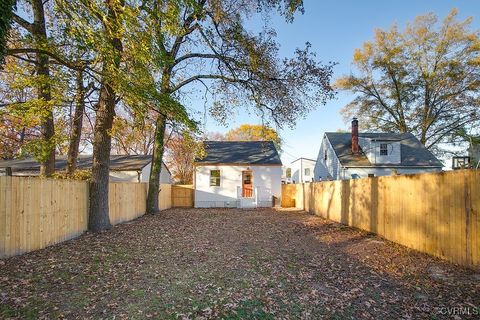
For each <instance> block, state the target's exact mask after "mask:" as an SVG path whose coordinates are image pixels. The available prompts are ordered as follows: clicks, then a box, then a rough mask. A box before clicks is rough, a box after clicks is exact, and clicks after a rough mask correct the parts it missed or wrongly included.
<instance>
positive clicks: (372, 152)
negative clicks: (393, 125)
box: [358, 134, 402, 164]
mask: <svg viewBox="0 0 480 320" xmlns="http://www.w3.org/2000/svg"><path fill="white" fill-rule="evenodd" d="M358 143H359V145H360V148H361V149H362V152H363V153H364V154H365V156H366V157H367V158H368V161H370V163H372V164H383V163H385V164H387V163H390V164H400V163H401V162H402V155H401V143H400V140H399V139H392V138H386V137H378V138H377V137H374V136H371V135H368V134H367V135H365V136H364V135H362V134H360V136H359V138H358Z"/></svg>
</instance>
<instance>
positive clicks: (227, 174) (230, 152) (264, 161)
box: [193, 141, 282, 208]
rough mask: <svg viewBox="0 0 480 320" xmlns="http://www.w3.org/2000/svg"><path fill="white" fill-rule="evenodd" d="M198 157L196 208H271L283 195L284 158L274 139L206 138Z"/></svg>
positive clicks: (195, 179) (196, 165)
mask: <svg viewBox="0 0 480 320" xmlns="http://www.w3.org/2000/svg"><path fill="white" fill-rule="evenodd" d="M204 148H205V152H206V156H205V157H204V158H202V159H196V160H195V164H194V165H195V171H194V182H193V183H194V190H195V196H194V197H195V198H194V205H195V207H196V208H211V207H234V208H256V207H271V206H273V205H274V204H275V202H276V201H277V200H276V199H280V197H281V192H282V191H281V185H282V161H281V160H280V156H279V154H278V152H277V149H276V147H275V145H274V143H273V142H272V141H206V142H204Z"/></svg>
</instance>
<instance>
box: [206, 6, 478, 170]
mask: <svg viewBox="0 0 480 320" xmlns="http://www.w3.org/2000/svg"><path fill="white" fill-rule="evenodd" d="M304 6H305V14H303V15H300V14H297V15H296V18H295V21H294V22H293V23H291V24H287V23H286V22H285V21H284V20H283V18H281V17H272V19H271V21H270V22H269V24H270V25H271V26H273V27H274V28H275V29H276V30H277V40H278V42H279V43H280V45H281V51H280V54H281V55H282V56H290V55H291V54H292V52H293V51H294V49H295V48H296V47H302V46H303V45H304V43H305V42H306V41H308V42H310V43H311V44H312V49H313V50H314V51H315V52H316V53H317V57H318V58H319V59H320V60H322V61H324V62H328V61H335V62H337V63H338V65H337V66H336V67H335V69H334V79H336V78H337V77H339V76H341V75H345V74H349V73H350V72H351V71H353V70H352V67H351V60H352V56H353V51H354V49H355V48H359V47H361V45H362V44H363V42H365V41H367V40H370V39H372V38H373V33H374V30H375V29H376V28H381V29H387V28H389V27H390V26H391V25H392V24H394V23H396V24H398V25H399V26H400V27H403V26H404V25H405V24H406V23H407V22H410V21H413V20H414V19H415V17H416V16H418V15H422V14H425V13H428V12H433V13H435V14H437V16H438V17H439V19H443V17H445V16H446V15H447V14H448V13H449V12H450V10H451V9H452V8H457V9H458V10H459V15H458V17H459V18H460V19H464V18H466V17H469V16H472V17H473V24H472V25H473V27H474V28H476V29H480V21H479V20H480V17H478V14H479V13H480V1H479V0H463V1H452V0H451V1H447V0H403V1H389V0H383V1H382V0H363V1H360V0H334V1H326V0H305V1H304ZM247 23H251V24H252V26H255V25H258V24H259V23H262V22H260V21H254V20H253V21H249V22H247ZM247 27H248V26H247ZM352 98H353V96H352V95H351V94H348V93H339V94H338V96H337V98H336V99H335V100H332V101H330V102H328V103H327V105H325V106H320V105H319V106H318V108H317V110H315V111H313V112H311V113H310V114H309V115H308V116H307V118H306V119H304V120H299V121H298V123H297V126H296V128H295V129H293V130H290V129H284V130H282V131H281V132H280V134H281V136H282V138H283V139H284V141H285V143H284V148H283V149H284V150H285V152H284V153H283V155H282V161H283V163H284V164H285V165H288V164H290V162H291V161H293V160H295V159H296V158H298V157H307V158H314V159H315V158H316V156H317V153H318V149H319V148H320V141H321V139H322V137H323V133H324V132H327V131H336V130H337V129H344V130H348V129H349V124H348V123H344V121H343V119H342V117H341V115H340V114H339V110H340V109H341V108H342V107H343V106H344V105H345V104H347V103H348V102H350V101H351V100H352ZM259 121H260V120H259V119H255V117H253V116H251V115H249V114H248V113H247V112H240V113H239V114H238V115H237V116H236V117H235V118H232V119H231V122H230V125H229V126H228V127H227V128H225V127H221V126H218V125H216V124H215V122H214V121H213V120H212V119H208V120H207V123H206V124H207V126H206V128H205V129H206V130H208V131H218V132H225V131H227V130H228V129H229V128H232V127H237V126H238V125H240V124H242V123H259ZM360 130H361V124H360Z"/></svg>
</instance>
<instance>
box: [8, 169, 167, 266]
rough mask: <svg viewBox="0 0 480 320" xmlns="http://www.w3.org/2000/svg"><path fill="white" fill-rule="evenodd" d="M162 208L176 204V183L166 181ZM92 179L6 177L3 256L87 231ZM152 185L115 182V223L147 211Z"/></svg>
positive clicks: (111, 203)
mask: <svg viewBox="0 0 480 320" xmlns="http://www.w3.org/2000/svg"><path fill="white" fill-rule="evenodd" d="M161 190H162V191H161V192H160V196H159V199H160V200H159V202H160V203H159V206H160V208H161V209H168V208H170V207H171V201H170V198H171V196H170V185H161ZM88 195H89V188H88V183H87V182H83V181H71V180H59V179H40V178H25V177H6V176H1V177H0V258H4V257H9V256H14V255H17V254H21V253H25V252H29V251H33V250H37V249H41V248H45V247H47V246H49V245H52V244H55V243H59V242H62V241H65V240H69V239H72V238H75V237H77V236H79V235H81V234H82V233H83V232H85V231H86V230H87V226H88V200H89V198H88ZM146 197H147V184H146V183H131V182H115V183H110V185H109V215H110V221H111V223H112V224H118V223H121V222H126V221H130V220H133V219H135V218H138V217H140V216H142V215H143V214H145V205H146Z"/></svg>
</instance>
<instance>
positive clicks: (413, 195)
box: [282, 170, 480, 268]
mask: <svg viewBox="0 0 480 320" xmlns="http://www.w3.org/2000/svg"><path fill="white" fill-rule="evenodd" d="M282 206H284V207H297V208H299V209H304V210H306V211H308V212H310V213H313V214H316V215H319V216H322V217H324V218H326V219H330V220H333V221H336V222H340V223H343V224H346V225H349V226H353V227H356V228H360V229H363V230H366V231H370V232H373V233H376V234H378V235H380V236H382V237H384V238H385V239H388V240H391V241H394V242H396V243H399V244H402V245H405V246H407V247H410V248H413V249H416V250H419V251H422V252H426V253H429V254H432V255H434V256H437V257H441V258H444V259H446V260H449V261H452V262H455V263H458V264H461V265H464V266H468V267H473V268H479V267H480V213H479V211H480V171H478V170H461V171H451V172H442V173H427V174H417V175H400V176H385V177H375V178H365V179H355V180H344V181H329V182H315V183H305V184H293V185H283V189H282Z"/></svg>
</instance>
